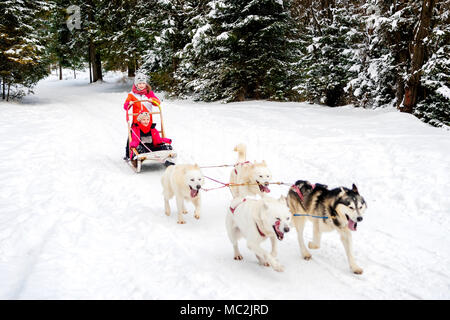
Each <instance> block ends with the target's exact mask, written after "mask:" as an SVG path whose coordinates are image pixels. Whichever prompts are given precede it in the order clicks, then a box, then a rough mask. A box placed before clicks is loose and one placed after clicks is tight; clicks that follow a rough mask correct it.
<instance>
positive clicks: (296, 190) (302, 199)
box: [292, 184, 328, 220]
mask: <svg viewBox="0 0 450 320" xmlns="http://www.w3.org/2000/svg"><path fill="white" fill-rule="evenodd" d="M311 186H312V188H313V190H314V188H315V187H316V185H315V184H311ZM292 189H293V190H294V191H295V193H297V194H298V196H299V197H300V200H301V201H302V202H303V201H304V199H305V197H304V196H303V193H302V192H301V191H300V188H299V187H297V186H296V185H295V184H294V185H292ZM302 206H303V205H302ZM294 216H295V217H312V218H317V219H323V220H326V219H328V217H321V216H313V215H310V214H300V213H294Z"/></svg>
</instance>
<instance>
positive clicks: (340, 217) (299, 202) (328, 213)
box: [287, 180, 367, 274]
mask: <svg viewBox="0 0 450 320" xmlns="http://www.w3.org/2000/svg"><path fill="white" fill-rule="evenodd" d="M287 203H288V206H289V209H290V211H291V213H292V215H293V223H294V226H295V228H296V229H297V235H298V243H299V245H300V250H301V253H302V256H303V258H304V259H305V260H309V259H311V254H310V253H309V251H308V249H306V246H305V243H304V242H303V228H304V226H305V222H306V219H309V220H310V221H311V222H312V224H313V241H311V242H309V244H308V247H309V249H318V248H319V247H320V238H321V233H322V232H329V231H333V230H336V231H337V232H339V235H340V236H341V241H342V244H343V245H344V248H345V252H346V254H347V259H348V263H349V264H350V268H351V270H352V271H353V272H354V273H356V274H362V273H363V269H361V268H360V267H359V266H358V265H357V264H356V262H355V259H354V258H353V252H352V251H353V250H352V235H351V231H356V229H357V225H358V223H359V222H361V221H362V220H363V214H364V211H365V210H366V208H367V205H366V201H365V200H364V198H363V197H362V196H361V195H360V194H359V192H358V188H357V187H356V186H355V185H354V184H353V186H352V189H348V188H344V187H339V188H335V189H332V190H329V189H328V187H327V186H326V185H323V184H311V183H310V182H308V181H304V180H298V181H297V182H296V183H295V184H294V185H293V186H292V187H291V188H290V189H289V192H288V195H287Z"/></svg>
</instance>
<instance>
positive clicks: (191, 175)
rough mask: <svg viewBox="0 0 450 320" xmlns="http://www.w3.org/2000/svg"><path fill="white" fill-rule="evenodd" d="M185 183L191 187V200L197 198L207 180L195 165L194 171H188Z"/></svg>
mask: <svg viewBox="0 0 450 320" xmlns="http://www.w3.org/2000/svg"><path fill="white" fill-rule="evenodd" d="M185 182H186V185H188V186H189V189H190V192H191V198H195V197H196V196H197V195H198V192H199V191H200V189H201V188H202V186H203V184H204V183H205V178H204V176H203V174H202V172H201V171H200V168H199V167H198V165H195V166H194V167H193V168H192V169H189V170H186V173H185Z"/></svg>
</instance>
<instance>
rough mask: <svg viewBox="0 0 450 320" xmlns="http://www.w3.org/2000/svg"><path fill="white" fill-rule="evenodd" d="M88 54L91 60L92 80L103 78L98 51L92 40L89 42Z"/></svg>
mask: <svg viewBox="0 0 450 320" xmlns="http://www.w3.org/2000/svg"><path fill="white" fill-rule="evenodd" d="M89 56H90V58H91V62H92V81H93V82H96V81H97V80H103V77H102V62H101V60H100V53H99V52H97V48H96V47H95V44H94V43H93V42H92V40H91V41H90V43H89Z"/></svg>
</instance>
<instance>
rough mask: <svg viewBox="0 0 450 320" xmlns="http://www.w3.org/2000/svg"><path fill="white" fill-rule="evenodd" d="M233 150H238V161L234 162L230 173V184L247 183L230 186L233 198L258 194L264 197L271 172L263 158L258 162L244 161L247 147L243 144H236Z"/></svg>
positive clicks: (267, 189)
mask: <svg viewBox="0 0 450 320" xmlns="http://www.w3.org/2000/svg"><path fill="white" fill-rule="evenodd" d="M234 151H236V152H238V163H237V164H235V166H234V168H233V170H232V171H231V174H230V184H247V185H243V186H230V191H231V194H232V196H233V198H237V197H245V196H248V195H260V196H261V197H264V196H265V195H266V193H269V192H270V189H269V188H268V186H269V182H270V180H271V179H272V174H271V173H270V170H269V168H268V167H267V164H266V162H265V161H264V160H263V161H262V162H260V163H258V162H255V163H250V162H249V161H246V153H247V147H246V145H245V144H243V143H241V144H238V145H237V146H236V147H235V148H234Z"/></svg>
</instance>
